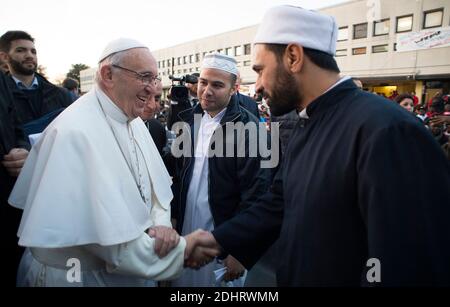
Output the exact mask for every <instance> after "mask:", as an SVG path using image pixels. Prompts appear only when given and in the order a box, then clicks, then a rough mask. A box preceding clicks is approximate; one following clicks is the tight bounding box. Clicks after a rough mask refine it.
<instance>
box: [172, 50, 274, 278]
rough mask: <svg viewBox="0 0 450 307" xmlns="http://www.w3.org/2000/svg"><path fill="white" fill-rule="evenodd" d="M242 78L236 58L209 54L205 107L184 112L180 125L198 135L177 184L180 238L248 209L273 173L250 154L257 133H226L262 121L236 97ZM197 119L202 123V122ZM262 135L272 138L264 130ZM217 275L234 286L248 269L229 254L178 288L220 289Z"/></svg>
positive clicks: (203, 77)
mask: <svg viewBox="0 0 450 307" xmlns="http://www.w3.org/2000/svg"><path fill="white" fill-rule="evenodd" d="M237 75H238V72H237V68H236V61H235V60H234V59H233V58H231V57H228V56H225V55H221V54H208V55H206V56H205V58H204V59H203V63H202V67H201V72H200V77H199V80H198V98H199V100H200V103H199V104H198V105H197V106H196V107H195V108H194V109H191V110H186V111H184V112H181V113H180V114H179V117H180V121H182V122H186V123H188V124H189V125H190V131H193V133H192V135H193V137H194V142H192V146H191V149H190V153H191V155H190V156H187V155H185V156H183V157H181V160H183V163H182V165H183V167H182V169H181V170H180V172H179V173H178V175H177V176H176V178H175V179H176V184H175V183H174V191H177V193H174V194H175V198H174V201H173V203H172V207H173V213H174V218H175V219H176V225H177V226H176V228H177V230H178V232H179V233H180V234H183V235H184V234H189V233H191V232H193V231H195V230H197V229H199V228H201V229H204V230H208V231H212V230H213V229H214V227H216V226H218V225H221V224H222V223H224V222H225V221H226V220H228V219H230V218H231V217H233V216H235V215H237V214H238V213H239V212H240V211H241V210H243V209H244V208H246V207H248V206H249V204H250V203H251V202H253V201H255V200H256V198H257V197H258V196H259V195H261V193H264V192H265V191H267V189H268V184H269V182H270V179H269V177H270V169H262V168H261V156H260V155H259V154H258V155H255V156H253V157H252V156H251V155H250V149H249V147H250V146H251V145H250V143H251V141H254V142H255V143H254V144H257V143H256V142H257V139H258V135H256V136H254V139H252V140H250V136H249V135H248V134H245V131H243V130H241V131H238V130H233V129H231V131H230V130H229V129H226V126H227V125H233V124H238V123H239V124H243V125H247V124H249V125H252V124H253V125H254V127H255V128H257V127H258V120H257V118H256V117H254V116H252V115H251V114H250V113H249V111H247V110H246V109H245V108H243V107H242V106H241V105H240V104H239V101H238V100H237V99H236V96H235V95H234V94H235V90H236V87H235V84H236V79H237ZM195 118H198V119H201V120H200V123H198V122H196V121H195ZM198 124H199V126H197V125H198ZM243 125H242V126H243ZM262 129H263V130H265V129H264V128H262ZM256 131H257V129H255V132H256ZM240 133H243V134H240ZM235 134H236V135H238V134H240V135H241V136H243V138H242V139H241V141H243V143H241V144H240V145H244V144H245V145H244V146H245V147H244V146H242V148H243V149H244V150H245V152H243V153H244V155H242V156H239V157H238V154H237V150H236V148H237V147H238V141H239V139H238V138H237V137H234V135H235ZM244 134H245V135H244ZM262 135H265V136H266V137H267V134H266V132H265V131H263V133H262ZM227 141H228V142H229V143H231V145H232V146H231V149H232V150H233V149H234V151H233V152H228V151H227V153H226V154H225V155H224V154H221V153H224V152H221V153H219V152H218V151H219V150H218V148H222V149H223V150H225V147H227V146H226V145H227V144H226V143H227ZM229 145H230V144H228V147H230V146H229ZM214 150H217V151H216V153H218V154H217V155H216V154H214V153H213V152H212V151H214ZM227 150H228V149H227ZM218 270H220V271H218ZM214 271H216V272H217V273H218V274H219V275H220V272H222V273H225V274H222V276H223V277H224V278H223V280H224V281H225V282H229V281H233V280H236V279H238V278H240V277H241V276H242V275H243V274H244V272H245V269H244V267H243V266H242V265H241V264H240V263H239V262H238V261H237V260H236V259H235V258H234V257H233V256H231V255H229V256H228V257H226V258H225V260H224V261H223V263H221V262H220V261H219V262H213V263H210V264H209V265H207V266H205V267H203V268H201V269H200V270H199V271H195V270H192V269H186V270H185V271H184V272H183V274H182V276H181V277H180V278H179V279H178V280H176V281H174V282H173V285H174V286H184V287H194V286H195V287H208V286H209V287H212V286H215V285H220V282H219V281H218V280H216V277H215V274H214ZM218 279H219V280H220V278H218ZM242 284H243V280H237V281H236V282H235V285H242Z"/></svg>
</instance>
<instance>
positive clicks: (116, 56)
mask: <svg viewBox="0 0 450 307" xmlns="http://www.w3.org/2000/svg"><path fill="white" fill-rule="evenodd" d="M127 51H128V50H125V51H120V52H116V53H113V54H111V55H110V56H108V57H107V58H105V59H104V60H103V61H101V62H100V63H99V64H98V69H97V73H96V75H95V82H96V83H97V84H98V85H99V84H100V81H101V75H100V72H101V70H102V68H103V67H104V66H110V65H120V64H121V63H122V61H123V58H124V57H125V55H126V52H127Z"/></svg>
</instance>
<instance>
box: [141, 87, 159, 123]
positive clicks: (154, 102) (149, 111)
mask: <svg viewBox="0 0 450 307" xmlns="http://www.w3.org/2000/svg"><path fill="white" fill-rule="evenodd" d="M162 91H163V85H162V83H161V82H158V83H157V85H156V89H155V94H154V95H152V96H150V99H149V100H148V101H147V103H146V104H145V107H144V111H143V112H142V115H141V118H142V119H143V120H149V119H152V118H153V117H154V116H155V114H156V113H158V112H159V110H160V103H161V95H162Z"/></svg>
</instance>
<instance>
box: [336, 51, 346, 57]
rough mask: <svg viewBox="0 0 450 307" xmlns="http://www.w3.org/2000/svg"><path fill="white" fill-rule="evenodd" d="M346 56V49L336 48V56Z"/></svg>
mask: <svg viewBox="0 0 450 307" xmlns="http://www.w3.org/2000/svg"><path fill="white" fill-rule="evenodd" d="M342 56H347V49H339V50H336V57H342Z"/></svg>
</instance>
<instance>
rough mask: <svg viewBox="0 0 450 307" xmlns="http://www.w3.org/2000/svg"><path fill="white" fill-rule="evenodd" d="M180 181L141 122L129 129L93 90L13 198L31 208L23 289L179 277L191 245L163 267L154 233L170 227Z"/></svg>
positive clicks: (49, 139)
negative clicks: (175, 186) (150, 232)
mask: <svg viewBox="0 0 450 307" xmlns="http://www.w3.org/2000/svg"><path fill="white" fill-rule="evenodd" d="M171 183H172V182H171V179H170V177H169V174H168V173H167V170H166V168H165V167H164V164H163V162H162V160H161V157H160V155H159V153H158V150H157V149H156V146H155V144H154V142H153V140H152V139H151V137H150V135H149V133H148V130H147V129H146V127H145V125H144V123H143V122H142V120H141V119H140V118H137V119H135V120H132V121H129V120H128V118H127V116H126V115H125V114H124V113H123V112H122V111H121V110H120V109H119V108H118V107H117V106H116V105H115V104H114V103H113V102H112V101H111V100H110V99H109V98H108V96H106V95H105V94H104V93H103V92H102V91H101V90H100V89H98V88H95V89H93V90H92V91H91V92H89V93H88V94H86V95H85V96H83V97H82V98H80V99H79V100H78V101H76V102H75V103H73V104H72V105H71V106H70V107H69V108H67V109H66V110H65V111H64V112H63V113H62V114H61V115H60V116H59V117H58V118H57V119H55V120H54V121H53V122H52V124H51V125H50V126H49V127H48V128H47V129H46V130H45V131H44V134H43V136H42V138H41V139H40V140H39V141H38V143H37V144H36V145H35V146H34V147H33V148H32V150H31V152H30V154H29V156H28V159H27V161H26V163H25V166H24V168H23V170H22V172H21V174H20V176H19V178H18V180H17V183H16V185H15V187H14V189H13V192H12V193H11V196H10V199H9V203H10V204H11V205H13V206H14V207H17V208H21V209H23V210H24V212H23V216H22V221H21V223H20V227H19V231H18V236H19V237H20V240H19V245H21V246H26V247H28V248H27V251H26V252H25V254H24V257H23V258H22V262H21V265H20V267H19V273H18V285H19V286H145V285H148V284H149V282H148V280H154V281H158V280H167V279H173V278H176V277H177V276H179V274H180V273H181V271H182V269H183V262H184V249H185V246H186V242H185V240H184V239H183V238H181V239H180V243H179V244H178V246H177V247H176V248H175V249H173V250H172V251H171V252H170V253H169V254H168V255H167V256H166V257H165V258H163V259H159V258H158V256H157V255H156V254H155V252H154V239H152V238H150V237H149V236H148V235H147V234H146V233H145V231H146V230H147V229H148V228H150V227H152V226H156V225H161V226H168V227H171V223H170V201H171V200H172V197H173V196H172V192H171V189H170V186H171ZM74 259H75V261H78V262H79V267H78V266H77V265H76V262H75V264H74V262H73V261H74ZM78 269H79V271H80V272H81V273H80V274H79V276H81V280H78V278H77V276H78V275H76V272H78V271H75V270H78ZM78 281H79V282H78Z"/></svg>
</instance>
